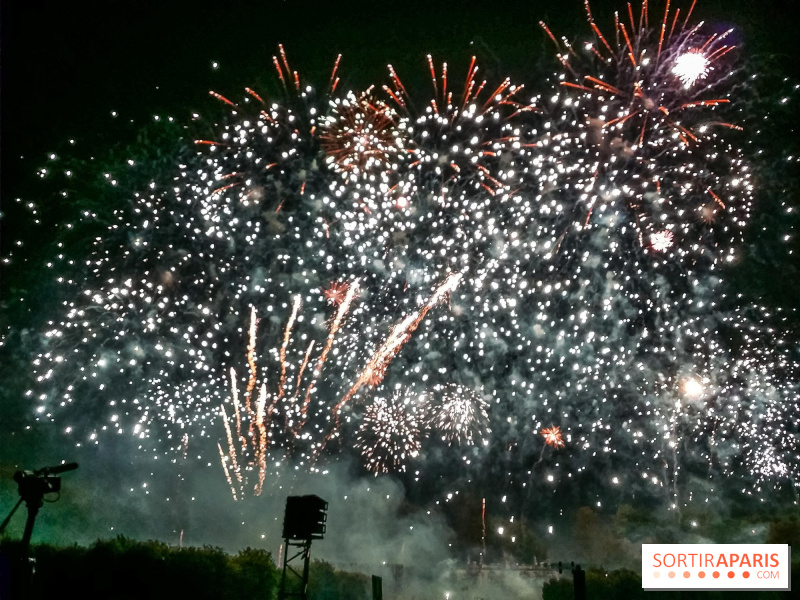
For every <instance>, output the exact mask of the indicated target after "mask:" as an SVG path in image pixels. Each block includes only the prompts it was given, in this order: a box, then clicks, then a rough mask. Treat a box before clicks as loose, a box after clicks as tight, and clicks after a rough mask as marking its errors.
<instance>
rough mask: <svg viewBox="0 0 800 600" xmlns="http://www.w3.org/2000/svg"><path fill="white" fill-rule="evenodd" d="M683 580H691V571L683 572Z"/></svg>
mask: <svg viewBox="0 0 800 600" xmlns="http://www.w3.org/2000/svg"><path fill="white" fill-rule="evenodd" d="M683 578H684V579H689V571H684V572H683Z"/></svg>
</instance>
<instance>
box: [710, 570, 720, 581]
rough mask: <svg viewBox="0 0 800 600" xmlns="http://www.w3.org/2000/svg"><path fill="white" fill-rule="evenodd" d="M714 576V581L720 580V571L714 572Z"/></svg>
mask: <svg viewBox="0 0 800 600" xmlns="http://www.w3.org/2000/svg"><path fill="white" fill-rule="evenodd" d="M712 575H713V576H714V579H718V578H719V571H714V572H713V573H712Z"/></svg>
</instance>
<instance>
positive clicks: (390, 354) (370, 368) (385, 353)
mask: <svg viewBox="0 0 800 600" xmlns="http://www.w3.org/2000/svg"><path fill="white" fill-rule="evenodd" d="M462 277H463V274H462V273H452V274H450V275H449V276H448V277H447V279H445V280H444V282H443V283H442V284H441V285H440V286H439V287H438V288H436V291H435V292H434V293H433V295H432V296H431V297H430V299H429V300H428V302H426V303H425V305H424V306H423V307H422V308H420V309H419V310H418V311H417V312H416V313H414V314H411V315H408V316H407V317H406V318H404V319H403V320H402V321H401V322H400V323H398V324H397V325H395V326H394V327H393V328H392V331H391V333H390V334H389V336H388V337H387V338H386V340H385V341H384V342H383V344H381V346H380V347H379V348H378V349H377V350H376V351H375V353H374V354H373V355H372V358H370V360H369V362H367V366H366V367H365V368H364V371H363V372H362V373H361V375H360V376H359V378H358V379H357V380H356V382H355V383H354V384H353V386H352V387H351V388H350V390H349V391H348V392H347V394H345V395H344V397H343V398H342V399H341V400H340V401H339V403H338V404H337V405H336V406H335V407H334V409H333V417H334V423H335V425H334V427H333V429H332V430H331V432H330V433H329V434H328V436H327V437H326V438H325V441H327V440H328V439H330V437H331V436H332V435H333V434H334V433H335V431H336V429H337V428H338V422H339V413H340V411H341V409H342V408H343V407H344V405H345V404H347V402H349V401H350V399H351V398H352V397H353V396H355V394H356V393H357V392H358V390H360V389H361V388H362V387H363V386H364V385H367V386H369V387H375V386H377V385H378V384H379V383H380V382H381V381H383V377H384V375H385V374H386V369H387V368H388V367H389V364H390V363H391V362H392V359H393V358H394V357H395V356H397V354H398V352H400V348H402V347H403V344H405V343H406V342H407V341H408V340H409V339H411V335H412V334H413V333H414V331H415V330H416V329H417V327H419V324H420V323H422V321H423V319H425V316H426V315H427V314H428V312H430V310H431V309H432V308H433V307H434V306H436V305H437V304H438V303H439V302H440V301H441V300H442V299H444V298H445V296H447V294H449V293H451V292H452V291H454V290H455V289H456V288H457V287H458V284H459V283H460V282H461V278H462ZM324 444H325V442H323V444H322V445H323V447H324Z"/></svg>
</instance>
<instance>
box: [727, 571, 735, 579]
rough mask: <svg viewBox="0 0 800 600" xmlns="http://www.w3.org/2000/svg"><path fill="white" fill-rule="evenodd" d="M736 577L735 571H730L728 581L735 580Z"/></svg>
mask: <svg viewBox="0 0 800 600" xmlns="http://www.w3.org/2000/svg"><path fill="white" fill-rule="evenodd" d="M734 577H736V573H734V572H733V571H728V579H733V578H734Z"/></svg>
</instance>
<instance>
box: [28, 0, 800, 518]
mask: <svg viewBox="0 0 800 600" xmlns="http://www.w3.org/2000/svg"><path fill="white" fill-rule="evenodd" d="M651 9H652V7H651V6H649V5H648V2H647V1H646V0H645V2H644V3H643V4H642V6H641V7H640V8H639V9H638V14H634V11H633V9H632V7H631V6H630V5H628V13H627V14H625V15H623V14H620V15H617V16H616V17H615V18H614V20H613V29H612V30H611V32H610V33H609V32H605V33H604V32H603V29H602V28H601V26H600V25H598V23H597V22H596V21H595V19H594V16H593V15H592V12H591V9H590V6H589V4H588V2H587V3H586V5H585V10H586V13H587V17H588V22H589V32H590V35H591V36H592V37H591V39H589V40H588V41H585V43H583V44H572V43H570V42H569V41H568V40H566V39H565V38H558V37H556V35H555V34H554V33H553V32H552V31H551V30H550V29H549V28H548V27H547V25H545V24H544V23H543V24H542V27H543V28H544V31H545V32H546V35H547V36H548V37H549V38H550V39H551V40H552V41H553V42H554V43H555V45H556V46H557V59H558V64H560V65H561V71H560V72H559V73H557V74H555V75H554V76H553V78H552V79H551V80H548V81H545V82H536V85H533V86H528V87H523V86H522V85H519V84H515V83H512V82H511V81H510V80H503V81H501V82H499V83H497V82H494V83H491V82H487V81H485V80H484V79H483V78H482V77H481V76H480V75H479V74H480V73H481V72H480V69H479V65H477V63H476V61H475V60H474V59H473V60H472V61H471V62H470V63H469V64H468V65H465V66H467V69H466V72H465V73H464V72H462V71H457V70H456V71H454V70H453V69H452V68H450V69H448V65H447V64H444V65H443V66H442V67H441V68H439V67H437V66H436V64H435V62H434V60H433V58H431V57H428V59H427V69H428V70H429V71H430V76H431V88H432V94H433V95H432V97H430V98H429V99H428V100H427V101H425V102H420V101H419V100H418V98H417V95H416V94H415V93H414V92H413V91H412V90H408V89H406V86H405V85H404V83H403V81H402V80H401V79H400V77H399V75H398V73H397V72H396V71H395V70H394V69H393V68H392V67H389V77H388V83H387V84H386V85H383V86H374V87H372V88H369V89H368V90H366V91H364V92H356V91H350V90H342V89H341V88H340V86H339V79H338V77H337V73H338V68H339V59H338V58H337V59H336V61H335V66H334V69H333V72H332V74H331V78H330V81H329V83H328V85H327V88H326V90H325V91H324V92H322V93H319V92H316V91H315V90H314V89H313V88H312V87H311V86H309V85H307V84H306V83H305V82H303V81H302V80H301V78H300V76H299V75H298V73H297V72H296V71H294V70H292V69H291V68H290V66H289V62H288V59H287V56H286V53H285V52H284V50H283V48H280V51H279V53H278V55H276V57H275V58H274V66H275V68H276V70H277V73H278V77H279V81H280V82H281V84H282V87H283V89H284V92H285V94H284V97H283V98H282V99H281V100H279V101H278V100H275V101H272V100H267V99H266V98H264V97H262V95H260V94H259V93H257V92H256V91H253V90H252V89H249V88H247V89H246V90H245V91H246V94H245V96H244V98H243V99H242V100H241V101H236V100H231V99H229V98H228V97H225V96H222V95H220V94H218V93H216V92H212V95H213V96H214V97H215V98H217V99H218V100H220V101H221V102H222V104H223V105H224V106H225V107H226V108H227V109H230V110H229V112H230V114H229V116H228V118H227V119H226V120H225V121H224V122H223V123H222V124H221V125H219V126H218V127H217V129H216V133H215V135H214V136H209V137H207V138H206V139H199V140H196V143H195V146H194V149H193V152H192V153H189V154H187V155H186V156H184V157H183V158H182V162H181V164H180V165H179V167H178V169H177V170H176V172H174V173H169V174H167V176H166V177H164V178H162V179H157V180H155V181H154V182H153V183H152V184H151V186H150V188H149V189H147V190H139V191H138V192H136V193H134V194H133V196H132V198H131V205H130V207H129V209H128V210H120V211H118V213H117V215H116V218H117V221H116V222H115V223H113V224H112V225H111V227H110V228H109V231H108V235H107V236H104V237H102V238H100V239H98V240H97V243H96V245H95V249H94V251H93V253H92V255H91V256H90V257H89V258H87V260H86V264H85V270H84V273H83V275H82V277H81V278H73V279H72V280H71V283H70V282H65V285H66V286H69V293H68V294H67V293H66V291H65V298H66V299H65V300H64V313H63V319H62V320H61V321H60V322H54V323H52V324H51V326H50V327H49V328H48V331H46V333H45V335H44V342H43V350H42V352H41V354H40V355H39V356H38V357H36V359H35V361H34V366H35V371H36V375H37V381H38V383H37V387H36V388H35V389H33V390H31V391H30V396H31V398H32V399H33V400H34V401H35V403H36V406H37V408H36V410H37V414H38V416H39V418H40V419H46V420H53V421H55V422H57V423H58V424H59V426H60V427H62V428H63V429H64V430H66V432H67V434H68V435H70V436H72V437H73V438H74V439H75V442H76V443H78V444H86V443H100V439H101V438H102V437H103V433H104V432H116V433H120V434H131V435H134V436H137V437H138V438H140V439H141V440H142V447H143V448H144V449H146V450H147V451H150V452H154V453H160V452H167V453H175V452H183V453H185V452H186V446H187V444H188V446H189V447H192V448H196V450H197V454H200V455H204V456H207V455H210V454H217V453H218V454H219V457H220V460H221V464H222V470H223V472H224V475H225V477H226V479H227V482H228V484H229V485H230V488H231V492H232V495H233V497H234V498H235V499H240V498H242V497H244V496H245V495H248V494H250V493H255V494H259V493H261V491H262V489H263V487H264V485H265V480H266V479H267V478H269V477H270V473H271V472H272V470H273V469H275V468H276V465H277V464H279V463H291V464H293V465H301V466H303V467H304V468H309V469H319V468H320V465H322V464H324V463H325V462H326V461H331V460H336V459H337V457H339V456H343V455H345V456H347V455H351V454H352V455H353V456H356V457H357V458H358V460H360V461H361V464H362V465H363V467H364V468H366V469H367V470H368V471H370V472H372V473H374V474H376V475H377V474H379V473H387V472H399V473H409V472H411V471H412V470H413V471H414V472H417V471H419V470H424V468H425V466H426V465H434V464H436V461H442V462H444V463H446V461H447V459H446V458H442V457H443V456H444V457H447V456H448V453H450V454H451V455H455V454H458V453H461V454H462V458H463V460H464V462H465V464H470V465H475V470H476V473H479V475H477V476H476V477H478V478H479V479H480V478H483V479H481V481H484V482H485V483H486V484H487V485H492V486H494V488H495V489H497V490H498V491H499V490H502V491H503V493H504V494H507V495H508V496H509V497H514V498H520V499H524V498H529V495H528V491H527V489H526V490H525V492H524V493H523V492H522V487H524V486H527V485H528V483H527V481H525V482H523V480H524V478H523V477H521V476H517V475H509V474H512V473H524V472H526V473H528V475H530V476H531V477H535V478H541V480H538V479H537V480H535V481H536V485H539V486H544V485H545V482H547V484H548V485H550V484H551V482H552V484H553V485H558V484H559V482H566V481H568V480H570V479H571V478H573V477H575V478H577V477H579V476H582V474H583V473H586V472H592V471H593V472H597V473H603V474H607V475H608V476H607V477H606V476H605V475H604V477H605V479H606V480H607V481H606V482H605V484H606V485H617V484H619V483H620V482H625V483H626V484H628V487H629V489H631V490H634V489H635V490H642V489H644V490H645V492H646V493H648V494H651V495H654V496H659V497H663V498H664V499H665V501H666V502H668V503H670V505H671V506H673V507H678V506H679V505H681V504H682V503H685V502H686V501H688V500H687V498H686V496H687V494H686V493H684V492H683V491H682V490H683V489H684V488H685V486H686V485H687V483H688V481H689V479H690V478H697V479H702V480H706V479H711V478H715V477H721V476H725V475H730V474H739V475H742V474H744V476H746V478H747V481H748V483H747V484H746V486H745V488H746V490H745V491H746V493H748V494H754V493H758V492H759V491H760V490H761V489H762V488H763V489H767V488H768V487H770V486H776V485H785V484H787V483H788V484H789V485H791V486H793V485H795V482H796V480H797V476H798V475H800V473H798V467H797V461H796V455H797V451H798V444H797V437H796V436H797V428H798V422H797V417H796V416H795V413H796V409H797V399H798V385H797V358H796V356H795V352H796V349H795V348H793V347H792V345H791V344H790V342H789V341H788V337H785V336H784V334H783V333H779V332H781V330H782V323H783V322H784V320H785V317H784V315H783V314H782V313H780V312H775V313H771V312H769V311H766V310H765V309H761V308H758V307H741V306H735V305H733V304H732V303H731V302H730V299H729V298H727V296H726V290H725V273H726V271H725V269H726V267H727V266H728V265H730V264H733V263H735V262H736V260H737V256H738V253H739V251H740V247H741V244H742V239H743V233H744V231H745V229H746V227H747V225H748V222H749V220H750V218H751V213H752V210H753V203H754V201H755V199H756V198H757V193H758V191H757V186H756V185H755V177H754V175H753V167H752V165H751V164H750V163H749V162H748V160H747V158H746V156H745V152H744V150H743V147H744V139H745V138H744V137H743V136H745V135H746V132H745V131H743V129H744V128H746V126H747V123H745V122H743V121H742V120H741V119H739V120H738V121H737V119H736V118H734V116H735V115H737V114H738V113H737V112H736V97H735V94H734V91H735V83H736V82H737V66H736V64H737V62H736V61H737V58H736V54H737V51H736V49H735V47H734V45H733V44H732V42H730V39H731V32H730V31H728V30H721V31H717V30H716V29H715V28H714V27H711V26H707V25H705V24H703V23H694V22H693V21H692V20H691V16H692V15H691V13H692V10H691V9H690V10H688V11H686V12H685V13H679V12H678V11H677V10H675V11H674V12H671V9H670V6H669V4H667V5H666V7H664V9H663V13H660V14H659V15H658V17H656V15H655V14H654V13H651ZM534 88H535V89H536V90H537V93H534V92H533V89H534ZM243 358H244V359H245V360H244V361H243V360H242V359H243ZM426 434H428V435H427V436H426ZM437 444H438V445H437ZM215 446H216V447H215ZM209 448H210V450H209ZM429 449H435V452H434V451H433V450H431V451H430V452H429V453H427V452H428V450H429ZM467 452H469V453H470V454H469V456H470V458H469V460H467V459H466V453H467ZM482 465H483V466H486V465H489V466H491V467H492V468H491V469H488V468H487V469H485V470H483V471H481V466H482ZM432 468H433V467H432ZM491 478H496V479H491ZM443 479H446V476H445V477H444V478H443ZM612 481H613V484H612V483H611V482H612ZM521 482H523V483H521Z"/></svg>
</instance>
